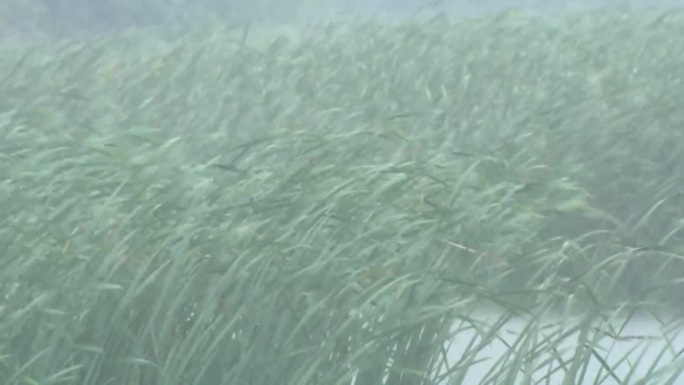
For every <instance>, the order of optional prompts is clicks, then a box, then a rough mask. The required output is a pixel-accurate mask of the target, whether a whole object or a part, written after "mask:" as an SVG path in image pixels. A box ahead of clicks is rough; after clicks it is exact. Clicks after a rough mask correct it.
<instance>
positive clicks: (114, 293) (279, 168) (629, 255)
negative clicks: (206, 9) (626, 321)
mask: <svg viewBox="0 0 684 385" xmlns="http://www.w3.org/2000/svg"><path fill="white" fill-rule="evenodd" d="M683 32H684V23H682V21H681V19H680V17H679V16H678V15H676V14H667V15H664V14H653V15H646V14H643V13H641V14H630V13H627V14H625V13H617V12H610V11H601V12H591V13H589V12H586V13H577V14H565V15H556V16H553V17H551V16H546V17H543V18H541V17H531V16H526V15H521V14H511V13H508V14H504V15H499V16H497V17H490V18H482V19H476V20H471V21H468V22H463V23H456V22H452V21H449V20H448V19H445V18H438V19H435V20H432V21H430V22H409V21H407V22H406V23H403V24H400V25H396V26H392V27H388V26H383V25H379V24H377V23H373V22H358V23H355V24H330V25H328V26H326V27H325V28H321V29H320V30H319V33H317V34H315V35H313V36H315V37H306V38H289V39H287V40H283V39H277V40H274V41H270V42H269V41H267V40H263V39H262V40H260V41H259V42H258V43H256V44H255V42H254V41H252V40H250V39H249V38H250V36H252V35H250V34H247V35H245V36H243V35H241V33H239V32H238V33H236V32H235V31H227V30H224V29H222V28H221V27H220V26H218V25H213V24H208V25H207V24H205V25H203V26H201V27H199V26H198V27H197V28H196V29H193V30H192V31H189V32H187V33H186V34H185V35H183V37H182V38H179V39H175V40H168V39H164V38H161V37H155V35H154V34H153V33H151V32H130V33H128V34H121V35H117V36H109V37H102V38H96V37H93V38H90V39H80V40H78V41H76V40H69V41H66V40H64V41H59V42H54V41H53V42H46V43H44V44H42V45H41V44H38V43H36V44H30V45H29V44H27V45H26V46H23V45H20V46H16V45H15V46H12V47H10V46H4V47H3V48H2V51H3V53H2V55H1V56H0V73H2V74H3V75H2V77H1V78H0V89H2V90H3V91H2V93H1V94H0V132H2V140H1V141H0V162H1V163H0V197H2V200H1V201H0V202H2V204H1V205H0V218H2V227H0V245H2V251H3V252H2V258H1V259H0V293H3V296H2V302H0V379H2V383H3V384H8V385H14V384H29V383H30V384H113V385H119V384H164V385H170V384H197V385H204V384H236V383H240V384H302V385H303V384H347V383H352V382H354V383H355V384H357V385H366V384H368V385H370V384H379V383H383V382H384V383H387V384H392V385H394V384H402V385H403V384H436V383H442V382H443V381H445V380H446V378H447V377H449V378H451V380H450V381H451V383H452V384H458V383H460V381H459V378H461V379H462V378H464V377H465V375H466V373H467V371H468V368H469V367H470V366H472V365H473V364H474V363H475V361H476V360H477V358H476V353H477V352H478V351H479V350H481V349H482V348H483V347H484V346H486V345H487V343H489V342H491V341H494V340H500V334H501V333H502V332H503V331H502V330H501V328H502V327H503V325H505V322H503V321H505V320H506V319H508V318H510V317H512V316H513V315H515V314H526V315H527V316H528V317H530V318H529V319H530V321H529V324H528V326H527V327H526V328H525V330H524V333H522V334H521V335H520V337H519V339H518V340H517V341H515V343H514V344H513V345H512V346H511V349H510V350H509V351H508V353H507V354H505V355H504V356H502V357H500V358H499V362H498V363H497V365H496V366H495V367H493V369H492V371H491V372H490V373H489V375H488V376H487V377H486V378H488V379H489V382H485V383H491V384H530V383H550V381H551V380H550V379H548V378H550V377H548V376H547V380H544V376H542V378H541V379H540V378H539V377H538V376H537V374H535V372H536V371H535V368H538V367H542V368H544V367H547V366H545V365H550V366H549V368H551V369H548V370H549V372H548V373H551V372H554V373H561V375H562V378H563V382H562V383H563V384H568V385H569V384H579V383H583V384H584V383H590V384H599V383H601V381H602V380H601V377H596V378H587V375H586V373H585V371H584V370H585V368H586V365H587V364H588V362H589V361H590V360H591V359H595V358H597V357H598V359H599V360H601V362H604V363H605V365H604V373H603V374H605V377H607V378H608V377H610V378H612V379H613V380H619V381H620V382H622V383H630V384H631V383H643V384H646V383H658V384H666V383H672V382H671V381H670V382H668V378H670V379H672V378H675V376H676V375H677V374H678V373H679V372H680V371H681V369H682V368H681V365H679V364H677V363H673V365H672V367H671V368H670V369H668V370H669V371H666V372H663V373H662V374H661V375H660V376H659V377H657V376H656V374H657V373H653V374H652V375H649V376H647V378H644V379H638V378H623V377H621V376H623V374H618V373H616V372H615V371H614V370H613V367H612V366H611V365H612V364H609V363H608V362H609V361H608V360H607V358H606V357H607V355H608V354H611V358H612V360H611V361H610V362H614V360H615V355H616V354H617V355H618V356H619V355H621V354H624V353H625V352H606V351H604V350H602V349H600V348H599V347H598V343H599V341H601V340H603V339H606V338H618V337H619V336H618V335H617V334H619V331H618V332H616V331H615V330H613V329H612V328H611V325H613V324H614V323H615V322H614V319H613V318H614V317H615V316H616V315H618V314H620V315H625V314H627V315H628V316H629V315H630V314H632V313H633V312H634V311H636V310H639V311H642V312H645V311H646V312H648V311H650V312H654V313H656V314H657V313H658V312H659V311H661V310H663V309H666V310H670V311H672V310H673V309H677V308H678V307H681V306H680V305H681V296H680V295H679V294H678V293H681V290H682V285H681V282H680V281H681V276H682V272H683V271H684V269H683V268H682V258H681V255H682V236H681V235H680V234H679V229H680V228H681V227H682V223H681V218H682V214H683V208H684V206H683V205H681V203H682V201H681V196H682V195H681V186H682V183H681V182H682V180H681V179H682V176H683V175H684V174H682V173H681V170H684V164H683V163H684V156H682V155H683V154H682V152H683V150H684V141H683V140H682V135H684V132H683V131H681V130H680V126H681V123H682V117H684V116H683V115H682V114H684V112H683V111H684V110H682V109H681V108H680V106H682V105H684V103H683V102H684V87H683V86H682V84H681V82H682V80H681V79H682V78H683V77H682V75H684V74H683V71H684V66H682V65H681V64H682V63H681V62H682V59H684V48H683V47H684V44H682V41H681V40H682V39H681V38H680V36H684V34H683ZM236 36H237V37H236ZM490 303H494V304H497V305H498V306H501V307H503V308H504V309H506V312H505V313H504V315H503V316H502V317H503V318H502V320H501V322H497V323H494V324H491V325H488V324H485V323H482V322H480V321H479V320H478V319H477V318H474V317H471V314H472V312H473V311H476V310H478V309H481V307H482V306H483V305H482V304H490ZM551 313H553V314H556V315H558V314H561V315H563V316H565V317H567V318H570V316H578V317H579V318H578V319H579V321H578V322H575V323H572V324H568V325H556V326H554V327H553V328H552V331H549V330H548V328H547V327H542V324H543V320H544V319H545V317H546V315H547V314H551ZM597 320H598V321H599V323H598V326H596V322H597ZM455 323H464V324H465V325H468V326H469V327H470V328H474V329H475V330H477V331H478V338H477V339H476V340H473V341H472V342H471V344H470V345H468V348H467V349H466V352H467V353H464V354H463V355H462V357H461V359H460V360H459V361H458V362H447V360H446V359H447V354H446V349H445V347H444V346H445V345H444V344H445V342H447V341H449V340H451V338H452V337H453V334H458V329H457V330H456V332H454V328H453V325H454V324H455ZM665 326H667V327H672V326H670V325H669V324H668V325H665ZM665 326H664V328H665ZM611 336H612V337H611ZM568 341H570V343H571V345H570V346H571V347H572V349H571V350H570V353H571V354H570V356H568V355H567V354H565V355H564V354H563V352H562V351H561V350H563V349H567V346H568V345H567V343H568ZM667 349H672V347H667V346H666V347H664V348H663V352H665V351H666V350H667ZM653 371H654V372H655V371H656V368H655V367H654V369H653ZM533 378H534V379H535V381H537V382H535V381H533V380H532V379H533ZM639 381H641V382H639ZM648 381H651V382H648Z"/></svg>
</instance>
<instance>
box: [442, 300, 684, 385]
mask: <svg viewBox="0 0 684 385" xmlns="http://www.w3.org/2000/svg"><path fill="white" fill-rule="evenodd" d="M501 316H502V314H501V313H499V312H496V311H493V310H491V309H489V310H483V311H480V312H476V313H475V314H473V315H471V317H472V318H475V319H477V320H479V321H482V322H484V323H485V324H489V325H494V324H496V322H497V321H499V320H500V319H501ZM621 318H622V319H619V318H615V319H611V320H609V321H607V322H593V325H594V326H595V327H598V326H599V325H604V327H605V326H608V325H611V326H612V327H613V328H614V329H616V330H615V335H614V336H611V337H609V336H604V337H603V338H601V339H600V340H598V341H597V345H595V346H594V348H595V349H594V351H595V352H596V355H592V358H591V360H590V361H589V364H588V365H587V366H586V369H585V372H584V376H583V379H579V378H578V379H575V381H572V382H570V383H569V384H572V385H580V384H592V385H593V384H602V385H622V384H629V385H631V384H643V385H646V384H653V385H656V384H657V385H664V384H674V385H679V384H681V385H684V375H680V374H679V372H678V370H677V366H684V357H681V353H682V352H683V351H684V334H683V333H681V330H682V328H681V325H682V324H681V323H676V322H674V320H672V319H670V320H668V321H664V320H662V319H657V318H655V317H653V316H650V315H645V314H644V315H639V316H634V317H630V318H629V319H626V318H624V317H621ZM578 322H579V320H578V319H564V318H562V317H560V316H548V317H547V318H545V319H544V321H543V322H542V324H544V325H546V328H542V330H541V331H539V332H537V333H534V332H532V333H529V334H527V333H525V328H526V326H528V324H529V322H528V321H527V320H526V319H524V318H512V319H510V320H508V321H507V322H505V323H504V326H503V327H501V328H500V329H499V332H498V333H497V336H498V337H500V339H499V340H497V339H495V340H494V341H491V342H490V343H487V344H485V345H484V347H483V348H482V349H481V350H480V351H479V353H478V354H476V360H475V361H477V360H482V361H480V362H476V363H475V364H474V365H471V366H469V369H468V370H467V371H466V374H465V378H464V379H463V382H462V383H463V384H480V383H483V382H482V381H483V380H486V379H487V378H490V377H491V376H492V375H491V374H489V373H490V372H491V371H492V370H493V369H494V372H495V371H496V369H497V368H501V365H504V366H505V365H507V364H510V360H511V359H512V358H513V355H512V356H511V358H509V359H508V361H506V362H503V363H502V362H498V360H500V359H502V358H503V357H505V356H506V354H507V352H508V351H509V349H512V350H514V351H517V350H518V349H519V345H520V343H521V342H520V341H518V342H517V343H516V339H518V338H519V337H520V336H521V335H530V336H531V335H535V334H536V335H538V336H539V337H538V338H537V339H536V341H531V345H529V346H531V347H532V349H533V350H534V347H535V346H536V347H537V349H539V350H540V353H539V354H538V355H537V357H536V360H534V362H532V363H531V365H529V367H533V368H536V370H532V371H531V372H532V373H533V375H532V379H533V381H532V382H531V383H533V384H553V385H556V384H562V383H563V379H564V377H565V375H564V373H563V371H564V369H563V366H562V365H561V361H563V362H564V365H565V367H566V368H570V366H571V365H572V361H573V360H572V357H573V355H574V353H575V351H576V347H577V346H578V337H579V334H578V333H575V334H571V335H569V336H567V337H565V338H562V339H561V338H559V335H560V334H561V333H559V330H561V327H563V326H561V325H565V326H564V330H565V331H569V330H570V329H571V328H572V326H573V325H577V323H578ZM454 328H455V329H459V330H460V331H459V332H458V334H457V335H456V337H455V338H454V340H453V341H452V343H451V346H450V347H449V348H448V354H447V356H448V357H449V363H450V364H451V365H453V364H454V363H455V362H458V360H459V359H461V358H462V357H463V354H464V351H465V350H472V348H468V344H469V343H470V342H471V341H472V340H473V339H475V341H476V343H480V342H481V341H482V338H480V337H478V336H479V335H482V333H483V332H484V333H486V332H487V331H488V330H487V329H488V328H487V327H485V328H484V330H481V331H480V333H478V332H476V331H475V330H474V328H472V327H469V324H468V323H463V322H457V323H456V324H455V325H454ZM489 330H492V329H491V326H490V327H489ZM604 330H605V329H604ZM543 335H546V336H548V339H549V340H550V341H559V340H561V341H562V343H559V344H557V345H556V348H557V353H552V352H553V350H552V349H551V348H550V347H551V346H552V345H553V343H549V342H547V343H544V341H543V338H542V337H541V336H543ZM593 335H595V334H590V341H591V340H592V337H593ZM507 345H508V346H507ZM509 346H510V348H509ZM544 347H546V348H544ZM585 352H586V350H585ZM554 354H555V357H554ZM589 354H590V355H591V353H589ZM561 357H562V359H561ZM602 360H603V361H604V362H603V363H602V362H601V361H602ZM606 366H607V367H608V368H610V371H612V373H611V372H610V371H609V370H607V369H606ZM554 370H555V372H554ZM582 370H583V369H581V370H580V373H582ZM649 372H650V373H651V376H649V379H648V380H646V381H643V378H644V376H646V375H647V374H649ZM654 372H655V373H658V375H657V376H654V374H653V373H654ZM523 378H524V377H523V373H520V374H519V375H518V378H517V382H516V383H520V384H522V383H529V382H523V381H522V380H523ZM668 380H674V382H668ZM500 381H501V376H498V377H497V380H494V381H492V382H489V383H491V384H492V385H498V384H501V382H500ZM445 384H446V383H445ZM506 385H508V384H506Z"/></svg>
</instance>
